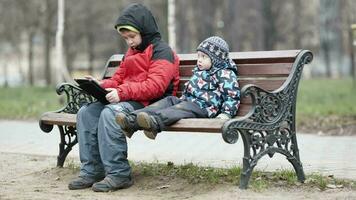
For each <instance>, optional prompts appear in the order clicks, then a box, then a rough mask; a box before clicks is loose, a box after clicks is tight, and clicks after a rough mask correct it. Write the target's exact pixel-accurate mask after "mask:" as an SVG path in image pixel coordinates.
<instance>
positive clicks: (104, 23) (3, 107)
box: [0, 0, 356, 135]
mask: <svg viewBox="0 0 356 200" xmlns="http://www.w3.org/2000/svg"><path fill="white" fill-rule="evenodd" d="M59 2H62V3H63V4H62V5H63V9H62V11H61V9H60V8H61V7H60V6H58V5H59ZM132 2H139V3H143V4H145V5H146V6H147V7H148V8H149V9H151V10H152V13H153V15H154V16H155V17H156V19H157V23H158V26H159V29H160V31H161V33H162V36H163V39H164V40H165V41H167V42H169V43H170V45H171V46H172V47H173V49H174V50H175V51H176V52H177V53H194V52H195V49H196V46H197V45H198V44H199V43H200V42H201V41H202V40H203V39H204V38H207V37H209V36H212V35H219V36H221V37H223V38H224V39H226V40H227V41H228V43H229V45H230V50H231V51H264V50H284V49H308V50H311V51H312V52H313V54H314V60H313V62H312V63H311V64H310V65H307V66H305V67H304V71H303V77H302V81H301V84H300V89H299V93H298V99H297V101H298V102H297V124H298V125H297V129H298V131H302V132H312V133H319V134H324V133H327V134H328V133H330V134H334V135H335V134H341V135H345V134H355V129H356V128H355V127H356V104H355V100H356V92H355V91H356V89H355V88H356V83H355V74H356V73H355V59H354V57H355V55H354V54H355V52H354V49H355V44H356V42H355V41H354V40H356V31H355V30H354V32H353V29H352V27H354V28H355V26H356V25H352V24H356V1H353V0H287V1H286V0H223V1H220V0H194V1H190V0H150V1H142V0H141V1H129V0H121V1H119V0H104V1H96V0H65V1H63V0H59V1H57V0H0V13H1V17H0V66H1V67H0V69H1V70H0V118H2V119H31V120H34V119H37V118H38V117H39V116H40V115H41V113H43V112H45V111H49V110H56V109H58V108H60V107H61V102H62V101H61V97H59V96H57V94H56V93H55V86H56V85H57V84H59V83H61V82H64V81H67V82H71V81H72V78H74V77H80V76H83V75H85V74H92V75H94V76H96V77H100V75H101V73H102V71H103V69H104V65H105V63H106V61H107V59H108V58H109V57H110V56H111V55H113V54H117V53H124V52H125V51H126V49H127V46H126V44H125V42H124V40H123V39H122V38H121V37H120V36H119V35H118V33H117V31H116V30H115V29H114V23H115V20H116V18H117V17H118V16H119V15H120V11H122V9H123V8H124V7H125V6H127V5H128V4H129V3H132ZM59 13H63V21H60V20H58V18H59V17H58V16H60V15H58V14H59ZM58 22H63V23H62V24H63V27H61V26H60V24H61V23H58ZM58 27H60V28H62V31H63V32H62V33H60V32H59V28H58ZM59 43H60V45H59ZM59 46H60V47H61V48H60V49H59V48H58V47H59ZM58 49H59V50H58ZM58 52H61V53H60V54H58ZM57 55H61V56H60V58H61V59H60V60H59V59H58V57H59V56H57Z"/></svg>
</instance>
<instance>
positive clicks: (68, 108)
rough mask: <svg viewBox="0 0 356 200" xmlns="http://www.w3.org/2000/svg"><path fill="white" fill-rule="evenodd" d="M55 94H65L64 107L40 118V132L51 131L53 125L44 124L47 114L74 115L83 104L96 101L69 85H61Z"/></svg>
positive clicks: (76, 87)
mask: <svg viewBox="0 0 356 200" xmlns="http://www.w3.org/2000/svg"><path fill="white" fill-rule="evenodd" d="M56 92H57V94H58V95H63V94H65V97H66V98H65V99H66V102H65V105H64V107H63V108H61V109H59V110H56V111H50V112H46V113H44V114H43V115H42V116H41V117H40V121H39V125H40V128H41V130H42V131H44V132H46V133H49V132H51V131H52V129H53V125H52V124H50V123H49V122H46V123H44V121H43V119H44V116H48V115H49V114H51V113H53V114H55V113H68V114H76V113H77V112H78V110H79V108H80V107H81V106H82V105H83V104H85V103H91V102H94V101H96V99H95V98H93V97H92V96H90V95H88V94H87V93H85V92H84V91H83V90H82V89H81V88H79V87H78V86H75V85H73V84H71V83H61V84H59V85H58V86H57V88H56Z"/></svg>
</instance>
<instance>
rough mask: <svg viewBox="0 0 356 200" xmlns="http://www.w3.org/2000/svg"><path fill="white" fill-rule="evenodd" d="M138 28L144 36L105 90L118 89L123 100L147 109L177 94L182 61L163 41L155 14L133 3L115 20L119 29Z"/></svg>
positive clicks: (108, 82)
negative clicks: (140, 104) (160, 100)
mask: <svg viewBox="0 0 356 200" xmlns="http://www.w3.org/2000/svg"><path fill="white" fill-rule="evenodd" d="M124 25H129V26H133V27H135V28H136V29H137V30H138V31H139V32H140V35H141V37H142V43H141V44H140V45H139V46H138V47H136V49H132V48H130V49H129V50H128V51H127V52H126V54H125V56H124V58H123V61H122V62H121V64H120V67H119V68H118V70H117V71H116V73H115V74H114V76H113V77H112V78H110V79H106V80H103V82H102V84H101V85H102V86H103V87H104V88H117V91H118V94H119V97H120V101H138V102H140V103H142V104H143V105H144V106H147V105H148V104H149V103H150V102H153V101H155V100H158V99H160V98H162V97H164V96H168V95H176V92H177V89H178V83H179V59H178V56H177V55H176V54H175V53H174V52H173V51H172V49H171V48H170V47H169V46H168V45H167V44H166V43H165V42H163V41H162V40H161V34H160V33H159V31H158V26H157V23H156V21H155V19H154V17H153V15H152V13H151V12H150V11H149V10H148V9H147V8H146V7H145V6H143V5H141V4H131V5H130V6H128V7H127V8H125V9H124V11H123V12H122V14H121V15H120V17H119V18H118V19H117V21H116V25H115V28H116V27H118V26H124Z"/></svg>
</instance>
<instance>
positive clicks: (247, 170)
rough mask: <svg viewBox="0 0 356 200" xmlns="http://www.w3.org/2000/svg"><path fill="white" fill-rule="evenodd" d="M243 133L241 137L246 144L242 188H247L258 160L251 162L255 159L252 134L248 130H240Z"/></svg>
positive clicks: (241, 180) (241, 179) (241, 176)
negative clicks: (252, 148) (252, 154)
mask: <svg viewBox="0 0 356 200" xmlns="http://www.w3.org/2000/svg"><path fill="white" fill-rule="evenodd" d="M239 132H240V133H241V138H242V141H243V144H244V157H243V159H242V163H243V165H242V172H241V175H240V189H247V186H248V183H249V181H250V178H251V174H252V171H253V168H254V167H255V166H256V164H257V160H258V159H257V160H255V162H251V161H253V160H254V159H251V152H250V151H251V144H250V141H251V136H250V134H249V133H248V132H247V131H246V130H240V131H239Z"/></svg>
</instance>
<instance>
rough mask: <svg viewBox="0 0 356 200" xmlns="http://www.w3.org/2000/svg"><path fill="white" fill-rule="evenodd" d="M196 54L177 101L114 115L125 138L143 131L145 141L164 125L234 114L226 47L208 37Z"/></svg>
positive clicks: (235, 93) (233, 81)
mask: <svg viewBox="0 0 356 200" xmlns="http://www.w3.org/2000/svg"><path fill="white" fill-rule="evenodd" d="M197 54H198V60H197V65H196V67H195V68H194V69H193V75H192V77H191V78H190V80H189V81H188V82H187V83H186V84H185V89H184V91H183V94H182V96H181V97H180V98H178V97H175V96H168V97H166V98H164V99H162V100H160V101H157V102H156V103H154V104H151V105H150V106H147V107H145V108H143V109H139V110H136V111H134V112H132V113H124V112H123V113H120V114H119V115H118V116H117V118H116V121H117V123H118V124H119V125H120V126H121V128H122V130H123V132H124V134H125V135H126V136H127V137H129V138H130V137H131V136H132V135H133V133H134V132H135V131H137V130H141V129H143V130H144V133H145V135H146V136H147V137H148V138H150V139H155V138H156V136H157V133H159V132H161V131H164V130H165V127H166V126H169V125H171V124H173V123H175V122H177V121H178V120H180V119H183V118H214V117H217V118H221V119H229V118H232V117H233V116H235V115H236V113H237V110H238V108H239V105H240V90H239V85H238V82H237V75H236V74H237V69H236V64H235V63H234V62H233V61H232V60H231V59H230V58H229V46H228V44H227V43H226V42H225V41H224V40H223V39H222V38H220V37H217V36H213V37H209V38H207V39H205V40H204V41H203V42H202V43H201V44H200V45H199V46H198V48H197Z"/></svg>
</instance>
